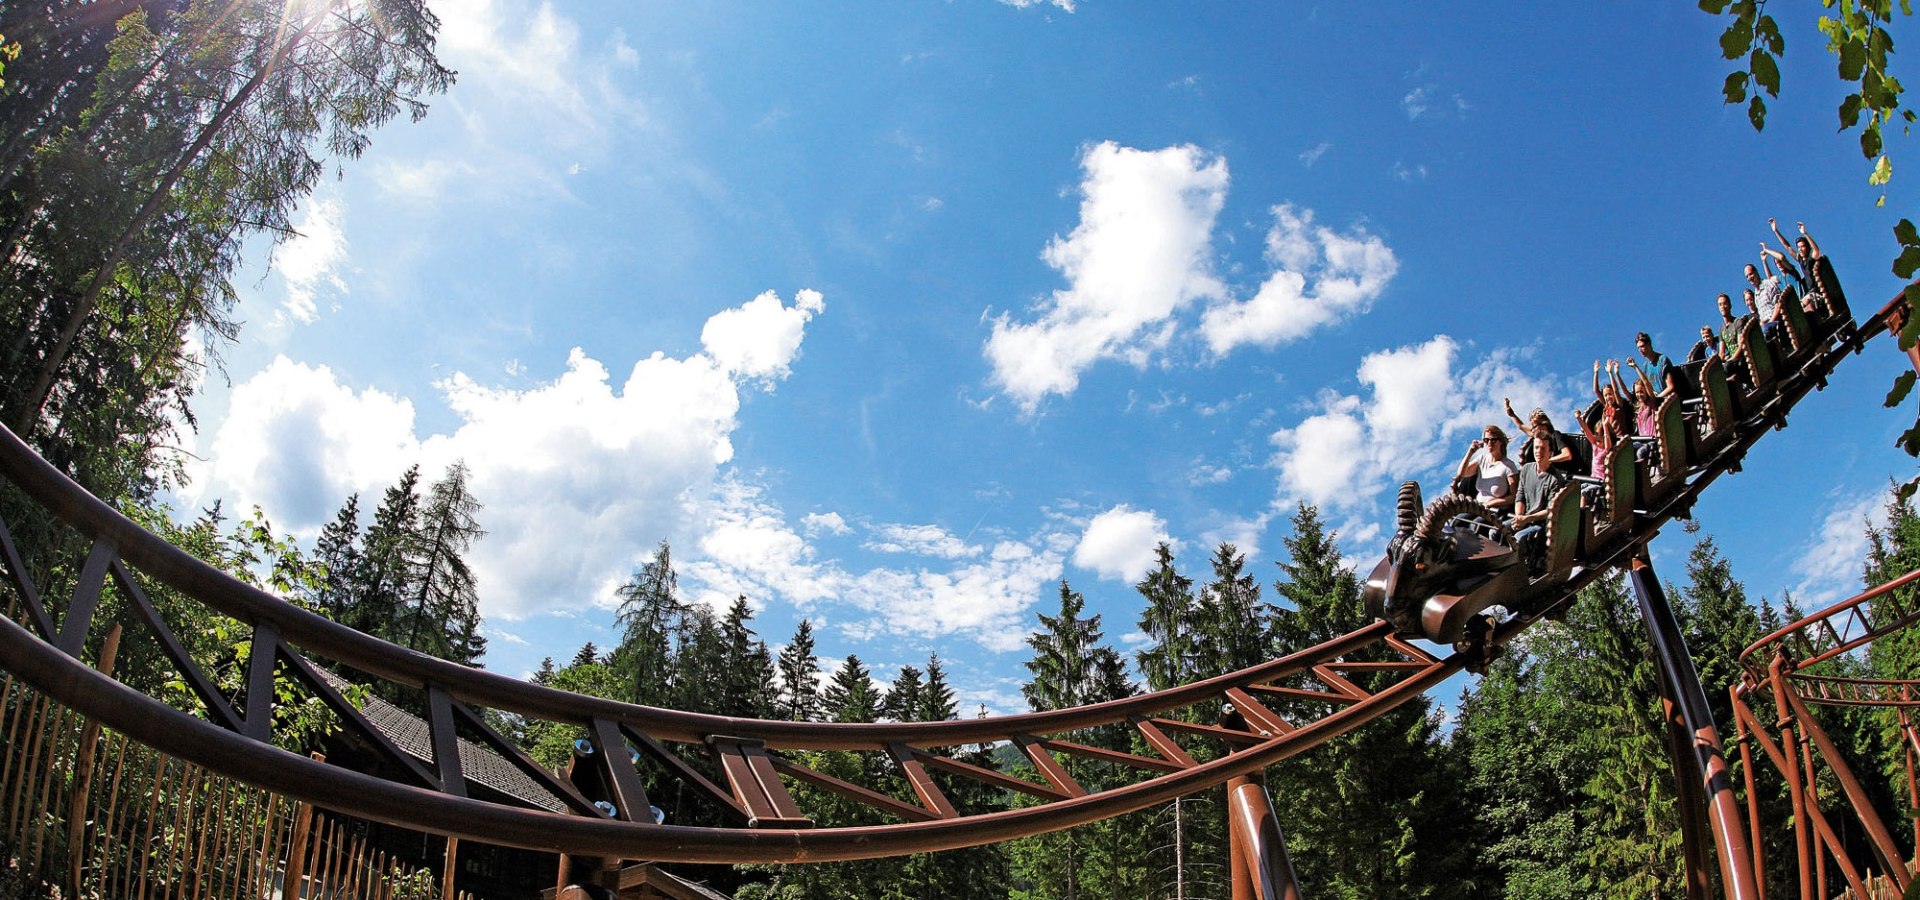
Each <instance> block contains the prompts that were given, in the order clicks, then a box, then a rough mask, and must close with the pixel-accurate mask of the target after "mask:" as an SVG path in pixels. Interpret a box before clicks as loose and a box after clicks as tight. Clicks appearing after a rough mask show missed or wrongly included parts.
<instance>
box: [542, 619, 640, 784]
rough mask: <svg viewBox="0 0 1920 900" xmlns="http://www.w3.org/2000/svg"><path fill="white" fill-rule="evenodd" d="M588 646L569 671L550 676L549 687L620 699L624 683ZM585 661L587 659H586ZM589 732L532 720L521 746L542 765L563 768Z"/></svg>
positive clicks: (565, 725) (590, 646)
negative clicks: (576, 746)
mask: <svg viewBox="0 0 1920 900" xmlns="http://www.w3.org/2000/svg"><path fill="white" fill-rule="evenodd" d="M592 647H593V645H592V644H591V643H589V644H587V646H586V647H583V648H582V653H580V654H578V655H576V656H575V657H574V661H573V662H572V663H570V664H568V665H567V667H566V668H564V669H560V670H559V671H556V672H554V673H552V674H551V675H550V676H548V678H547V680H546V681H545V682H544V683H545V684H546V685H547V686H549V687H552V688H556V689H558V690H563V691H572V692H573V693H576V694H586V695H587V696H590V697H605V698H607V699H609V700H617V699H619V698H620V693H621V687H622V685H621V684H620V681H619V679H618V678H616V677H615V675H614V673H613V670H612V668H611V667H609V666H608V665H606V664H605V663H604V662H601V661H600V660H599V659H598V658H597V657H596V655H595V654H594V653H593V650H592ZM583 658H584V659H583ZM586 734H587V732H586V729H584V728H581V727H579V726H577V725H568V724H564V723H560V722H548V721H545V720H542V719H534V720H530V721H529V722H528V723H527V726H526V729H525V730H524V732H523V733H522V734H521V736H520V742H521V747H523V748H524V749H525V750H526V751H527V755H529V756H531V757H533V758H534V759H535V760H538V761H539V762H540V764H541V765H543V766H546V767H548V768H551V769H559V768H562V767H564V766H565V765H566V764H567V761H568V760H570V759H572V758H573V742H574V741H575V740H578V739H580V738H583V737H586Z"/></svg>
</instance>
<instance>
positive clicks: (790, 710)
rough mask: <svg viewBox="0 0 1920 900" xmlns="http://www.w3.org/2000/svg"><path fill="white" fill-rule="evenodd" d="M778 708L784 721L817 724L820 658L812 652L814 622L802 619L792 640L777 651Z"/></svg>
mask: <svg viewBox="0 0 1920 900" xmlns="http://www.w3.org/2000/svg"><path fill="white" fill-rule="evenodd" d="M779 670H780V707H779V710H778V711H777V715H779V716H780V717H781V718H783V719H789V720H792V721H795V722H817V721H819V720H820V718H821V705H820V686H819V676H820V658H819V657H818V656H815V655H814V652H813V623H812V622H809V621H807V620H806V619H801V620H800V624H799V625H797V626H795V627H794V629H793V638H792V639H791V640H789V641H787V646H785V647H783V648H781V650H780V661H779Z"/></svg>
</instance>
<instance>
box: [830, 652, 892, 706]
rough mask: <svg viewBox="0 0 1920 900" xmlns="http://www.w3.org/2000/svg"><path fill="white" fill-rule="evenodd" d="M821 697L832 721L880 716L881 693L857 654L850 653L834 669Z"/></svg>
mask: <svg viewBox="0 0 1920 900" xmlns="http://www.w3.org/2000/svg"><path fill="white" fill-rule="evenodd" d="M822 700H823V701H824V702H825V704H826V713H827V716H828V717H829V718H828V721H830V722H873V721H878V720H879V718H880V693H879V691H877V690H875V689H874V687H873V676H872V675H871V674H869V673H868V672H867V667H866V665H865V664H863V663H861V662H860V657H858V656H852V655H849V656H848V657H847V659H846V661H845V662H843V663H841V664H840V668H838V669H836V670H834V673H833V679H832V680H831V681H828V682H827V689H826V691H825V692H824V694H823V696H822Z"/></svg>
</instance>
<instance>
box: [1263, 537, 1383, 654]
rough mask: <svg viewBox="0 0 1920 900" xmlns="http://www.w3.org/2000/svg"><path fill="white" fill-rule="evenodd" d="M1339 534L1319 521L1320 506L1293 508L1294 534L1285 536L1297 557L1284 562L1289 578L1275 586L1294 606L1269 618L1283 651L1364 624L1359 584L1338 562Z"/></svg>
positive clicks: (1340, 633) (1284, 608)
mask: <svg viewBox="0 0 1920 900" xmlns="http://www.w3.org/2000/svg"><path fill="white" fill-rule="evenodd" d="M1336 538H1337V536H1336V535H1334V534H1332V533H1330V532H1328V531H1327V530H1326V526H1325V525H1324V524H1322V523H1321V521H1320V510H1319V508H1318V507H1314V506H1309V505H1307V504H1304V503H1302V504H1300V505H1299V506H1298V507H1297V508H1296V509H1295V511H1294V516H1293V536H1292V537H1289V538H1287V539H1286V545H1287V551H1288V553H1290V554H1292V558H1293V561H1292V562H1290V563H1288V562H1283V563H1280V570H1281V571H1282V572H1284V573H1285V574H1286V579H1285V580H1283V581H1280V582H1277V583H1275V584H1274V586H1273V589H1274V593H1276V594H1278V595H1279V596H1280V597H1281V598H1283V599H1285V600H1286V601H1287V602H1288V603H1289V604H1290V606H1289V607H1280V608H1276V609H1274V610H1273V612H1272V617H1271V619H1270V621H1271V623H1272V639H1273V642H1274V644H1275V646H1277V647H1278V648H1279V652H1281V653H1287V652H1291V651H1294V650H1300V649H1303V648H1306V647H1311V646H1313V645H1315V644H1318V643H1321V642H1323V641H1327V640H1330V639H1332V638H1335V637H1338V636H1340V635H1343V634H1346V633H1347V632H1349V631H1352V630H1353V629H1355V628H1358V627H1360V626H1361V625H1364V624H1366V612H1365V610H1364V609H1363V607H1362V605H1361V603H1360V587H1359V583H1358V582H1357V581H1355V580H1354V576H1353V572H1352V571H1351V570H1349V569H1347V568H1345V567H1344V566H1342V565H1341V564H1340V553H1339V549H1338V547H1337V546H1336V543H1335V541H1336Z"/></svg>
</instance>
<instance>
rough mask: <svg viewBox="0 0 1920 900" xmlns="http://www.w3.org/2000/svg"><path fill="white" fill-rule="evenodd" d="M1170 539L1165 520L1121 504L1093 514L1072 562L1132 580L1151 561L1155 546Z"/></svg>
mask: <svg viewBox="0 0 1920 900" xmlns="http://www.w3.org/2000/svg"><path fill="white" fill-rule="evenodd" d="M1162 541H1167V542H1169V543H1171V540H1170V539H1169V538H1168V536H1167V523H1166V520H1164V519H1162V518H1160V517H1159V516H1157V515H1155V514H1154V513H1153V512H1151V511H1149V510H1143V509H1134V508H1132V507H1129V506H1127V505H1126V504H1121V505H1119V506H1115V507H1113V508H1112V509H1109V510H1107V511H1106V512H1103V513H1101V514H1099V515H1097V516H1094V517H1093V521H1091V522H1089V523H1087V530H1086V531H1085V532H1083V533H1082V534H1081V535H1080V543H1079V544H1078V545H1077V546H1075V547H1074V549H1073V564H1074V565H1076V566H1079V567H1081V568H1083V569H1089V570H1091V571H1093V572H1094V573H1095V574H1096V575H1099V576H1100V577H1101V578H1106V579H1109V580H1112V581H1125V582H1131V581H1133V580H1135V579H1137V578H1140V577H1141V576H1142V575H1144V574H1146V571H1147V569H1148V568H1150V567H1151V566H1152V565H1153V551H1154V547H1155V546H1156V545H1158V544H1159V543H1161V542H1162Z"/></svg>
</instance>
